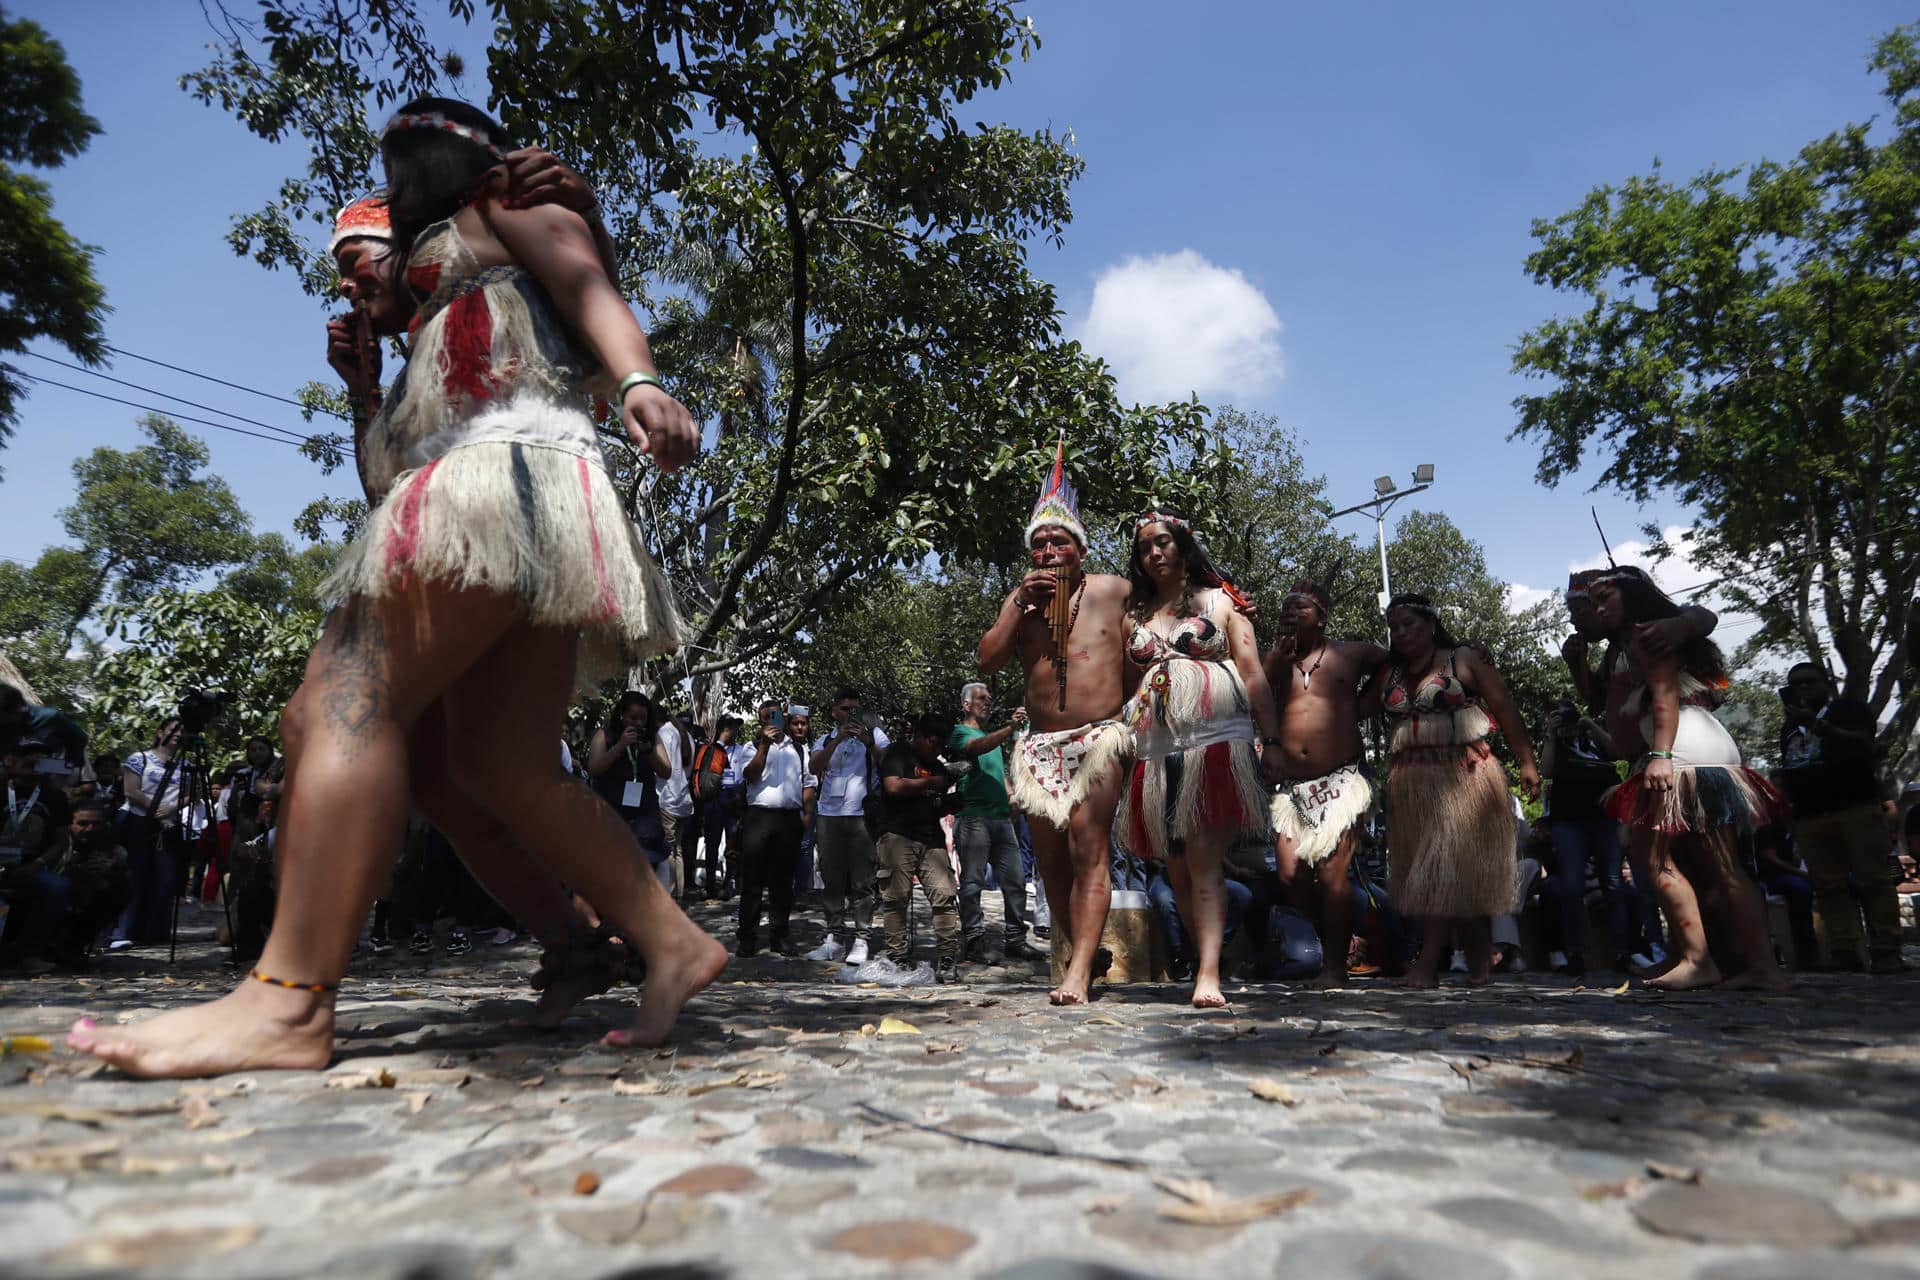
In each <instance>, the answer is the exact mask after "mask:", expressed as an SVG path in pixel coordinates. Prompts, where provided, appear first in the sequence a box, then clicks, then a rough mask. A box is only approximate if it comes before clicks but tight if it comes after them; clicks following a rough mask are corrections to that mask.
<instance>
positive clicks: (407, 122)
mask: <svg viewBox="0 0 1920 1280" xmlns="http://www.w3.org/2000/svg"><path fill="white" fill-rule="evenodd" d="M402 129H438V130H440V131H441V132H442V133H450V134H452V135H454V136H455V137H456V138H465V139H466V140H467V141H468V142H471V143H473V145H475V146H476V147H479V148H481V149H482V150H484V151H485V152H486V153H487V154H488V155H490V156H492V157H493V158H494V159H495V160H504V159H506V152H504V151H502V150H501V149H500V148H499V147H496V146H495V145H494V144H493V139H491V138H489V137H488V136H487V135H486V133H485V132H484V131H482V130H479V129H476V128H474V127H473V126H472V125H465V124H461V123H460V122H459V121H457V120H449V119H447V117H446V116H444V115H443V114H441V113H440V112H438V111H421V112H416V113H414V114H411V115H406V114H402V115H397V116H395V117H394V118H393V119H391V120H389V121H387V127H386V128H384V129H382V130H381V131H380V141H382V142H385V141H386V140H387V135H388V134H390V133H397V132H399V131H400V130H402Z"/></svg>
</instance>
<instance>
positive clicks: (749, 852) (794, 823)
mask: <svg viewBox="0 0 1920 1280" xmlns="http://www.w3.org/2000/svg"><path fill="white" fill-rule="evenodd" d="M807 728H808V712H807V708H805V707H788V708H787V710H786V712H785V714H784V715H783V714H782V713H781V712H779V711H776V710H774V709H772V708H770V707H769V708H764V709H762V711H761V713H760V727H759V731H758V732H757V733H756V734H755V735H754V739H753V756H752V758H751V759H749V760H748V761H747V763H746V765H745V766H744V767H743V768H742V769H741V771H740V773H741V776H742V777H743V778H744V779H745V780H746V787H747V805H746V812H745V813H744V814H743V815H742V816H741V818H740V926H739V942H738V944H737V946H736V948H735V950H736V953H737V954H738V955H741V956H751V955H754V954H756V953H758V952H759V950H760V904H761V899H762V898H763V897H764V898H765V899H766V902H767V915H768V922H767V943H768V945H769V946H770V947H771V948H772V949H773V950H774V951H776V952H778V953H780V954H782V955H784V954H786V952H787V948H788V927H789V923H790V921H791V918H792V915H793V868H794V863H795V862H797V861H798V860H799V857H800V828H801V826H802V824H803V822H804V821H805V819H804V818H803V816H802V812H801V811H802V809H803V808H804V806H805V804H806V795H807V791H808V789H809V788H810V787H811V786H812V785H813V778H812V776H811V775H810V774H808V772H807Z"/></svg>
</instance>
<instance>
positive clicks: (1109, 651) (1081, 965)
mask: <svg viewBox="0 0 1920 1280" xmlns="http://www.w3.org/2000/svg"><path fill="white" fill-rule="evenodd" d="M1063 464H1064V459H1063V457H1062V455H1061V454H1060V453H1056V454H1055V458H1054V464H1053V473H1052V476H1051V477H1050V479H1049V480H1048V482H1047V484H1046V485H1045V487H1044V488H1043V489H1042V490H1041V493H1040V500H1039V501H1038V502H1036V503H1035V504H1034V508H1033V516H1032V518H1031V519H1030V520H1029V521H1028V522H1027V549H1028V556H1029V559H1030V561H1031V563H1032V565H1033V571H1032V572H1031V573H1029V574H1027V576H1026V577H1025V578H1023V579H1021V581H1020V585H1019V586H1018V587H1017V588H1015V589H1014V591H1013V592H1012V594H1010V595H1009V596H1008V597H1007V598H1006V601H1005V602H1004V603H1003V604H1002V605H1001V606H1000V616H999V617H997V618H995V619H994V622H993V626H992V627H990V628H988V630H987V634H986V635H985V636H983V637H981V640H980V655H979V656H980V670H981V672H982V673H983V674H985V675H989V676H991V675H993V674H994V673H995V672H998V671H999V670H1000V669H1001V668H1002V667H1004V666H1006V665H1007V663H1008V662H1009V661H1011V660H1013V659H1014V658H1015V657H1018V658H1019V659H1020V661H1021V662H1023V663H1025V664H1026V669H1027V690H1026V698H1025V701H1026V705H1027V714H1028V716H1029V717H1030V718H1031V722H1032V725H1033V731H1032V732H1030V733H1028V734H1026V735H1025V736H1024V737H1022V738H1020V739H1018V740H1017V743H1016V745H1015V748H1014V750H1013V751H1012V752H1011V753H1010V754H1011V756H1012V767H1011V768H1010V770H1009V776H1008V779H1007V790H1008V792H1009V794H1010V798H1011V800H1012V802H1013V806H1014V807H1015V808H1016V809H1019V810H1020V811H1021V812H1022V813H1024V814H1026V815H1027V819H1028V825H1029V827H1030V829H1031V830H1032V832H1033V852H1034V856H1035V860H1036V862H1037V864H1038V870H1039V873H1040V878H1041V881H1042V883H1044V884H1045V885H1046V888H1047V901H1048V902H1049V903H1050V904H1052V906H1053V911H1054V927H1055V928H1065V929H1066V931H1067V934H1066V936H1067V939H1068V941H1069V943H1070V944H1071V946H1072V948H1073V958H1072V960H1071V961H1070V962H1069V963H1068V965H1067V973H1066V978H1065V980H1064V981H1062V982H1061V983H1060V985H1059V986H1058V987H1055V988H1054V989H1053V991H1051V992H1050V993H1049V994H1048V999H1049V1000H1051V1001H1052V1002H1053V1003H1054V1004H1057V1005H1065V1004H1084V1003H1086V1001H1087V998H1088V987H1089V985H1090V984H1091V983H1092V981H1093V965H1094V957H1095V955H1096V953H1097V952H1098V951H1099V949H1100V935H1101V933H1102V932H1103V931H1104V930H1105V928H1106V923H1107V907H1108V904H1109V903H1110V902H1111V901H1112V897H1113V884H1112V879H1111V876H1110V873H1109V868H1108V857H1109V850H1108V835H1109V833H1110V832H1111V831H1112V829H1113V811H1114V809H1115V808H1116V807H1117V806H1118V804H1119V802H1120V789H1121V786H1122V784H1123V783H1124V782H1125V780H1126V766H1127V763H1128V761H1129V760H1130V758H1131V757H1132V754H1133V742H1134V735H1133V731H1132V730H1131V729H1129V728H1127V727H1126V726H1125V725H1123V724H1121V723H1120V720H1119V714H1120V706H1121V703H1122V702H1123V701H1124V700H1125V698H1126V695H1127V692H1128V690H1127V688H1126V678H1127V670H1128V669H1127V665H1126V650H1125V643H1126V635H1127V618H1126V603H1127V590H1128V587H1127V580H1126V579H1125V578H1121V577H1116V576H1115V575H1113V574H1088V573H1087V572H1086V571H1085V570H1084V568H1083V567H1082V562H1083V561H1084V560H1085V559H1086V554H1087V533H1086V529H1085V528H1084V527H1083V526H1082V525H1081V523H1080V511H1079V503H1078V500H1077V499H1076V497H1075V495H1074V491H1073V486H1072V485H1071V484H1069V483H1068V482H1067V479H1066V474H1065V470H1064V465H1063ZM1055 569H1063V570H1065V571H1066V574H1067V577H1066V583H1065V586H1064V588H1063V589H1064V590H1065V591H1067V593H1068V598H1069V600H1070V601H1071V603H1070V604H1069V606H1068V607H1069V610H1070V613H1069V617H1070V618H1071V622H1070V624H1069V627H1068V631H1067V640H1066V645H1065V657H1066V673H1067V681H1066V687H1065V691H1064V693H1065V705H1064V706H1062V690H1061V687H1060V685H1059V683H1058V680H1057V678H1056V675H1055V667H1054V657H1055V651H1054V645H1053V639H1052V635H1051V633H1050V632H1049V630H1048V627H1047V607H1048V605H1049V603H1050V602H1051V601H1052V600H1053V596H1054V592H1055V590H1056V580H1055V578H1054V570H1055Z"/></svg>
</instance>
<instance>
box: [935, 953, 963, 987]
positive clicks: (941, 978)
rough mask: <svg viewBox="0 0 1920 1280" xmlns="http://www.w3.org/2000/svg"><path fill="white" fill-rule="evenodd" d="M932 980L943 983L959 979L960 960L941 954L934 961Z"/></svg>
mask: <svg viewBox="0 0 1920 1280" xmlns="http://www.w3.org/2000/svg"><path fill="white" fill-rule="evenodd" d="M933 980H934V981H935V982H944V983H954V982H958V981H960V962H959V961H957V960H955V959H954V958H953V957H952V956H941V957H940V958H939V959H938V960H937V961H935V962H934V966H933Z"/></svg>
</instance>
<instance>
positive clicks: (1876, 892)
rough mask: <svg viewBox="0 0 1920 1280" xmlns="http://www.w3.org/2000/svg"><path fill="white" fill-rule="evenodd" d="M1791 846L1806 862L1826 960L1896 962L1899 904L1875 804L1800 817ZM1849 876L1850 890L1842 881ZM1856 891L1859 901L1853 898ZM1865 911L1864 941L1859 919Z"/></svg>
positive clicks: (1884, 832)
mask: <svg viewBox="0 0 1920 1280" xmlns="http://www.w3.org/2000/svg"><path fill="white" fill-rule="evenodd" d="M1793 846H1794V849H1795V851H1796V852H1798V853H1799V855H1800V856H1801V857H1802V858H1803V859H1805V860H1806V864H1807V879H1808V880H1810V881H1812V882H1813V900H1814V904H1815V905H1816V906H1817V907H1818V908H1819V910H1820V916H1821V919H1822V920H1823V921H1824V922H1825V924H1826V926H1827V946H1828V951H1829V952H1830V954H1829V956H1828V959H1830V960H1839V959H1841V958H1842V957H1843V956H1847V955H1852V956H1857V957H1859V958H1860V959H1861V960H1863V961H1864V960H1867V959H1868V958H1869V953H1868V949H1867V947H1863V946H1862V945H1861V943H1862V941H1863V940H1864V941H1865V942H1866V943H1867V944H1868V946H1870V947H1871V948H1872V951H1871V958H1872V959H1874V960H1897V959H1899V958H1900V899H1899V898H1898V897H1897V896H1896V895H1895V894H1894V891H1893V885H1894V876H1893V859H1892V858H1890V857H1889V856H1888V853H1887V850H1888V847H1889V846H1888V843H1887V824H1886V821H1885V820H1884V819H1883V818H1882V817H1881V816H1880V806H1879V805H1877V804H1862V805H1855V806H1854V807H1853V808H1851V809H1842V810H1840V811H1839V812H1838V813H1825V814H1821V815H1820V816H1819V817H1817V818H1803V819H1801V820H1800V821H1799V822H1796V823H1794V824H1793ZM1849 874H1851V875H1852V876H1853V885H1852V887H1849V886H1848V884H1847V876H1848V875H1849ZM1855 892H1858V894H1859V900H1858V901H1855V898H1854V894H1855ZM1863 909H1864V910H1865V913H1866V918H1867V928H1866V935H1865V938H1864V939H1863V938H1862V935H1861V930H1860V916H1861V912H1862V910H1863Z"/></svg>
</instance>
